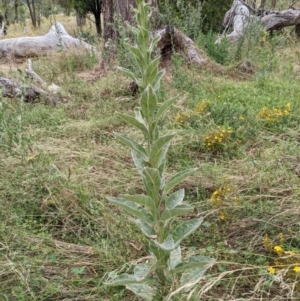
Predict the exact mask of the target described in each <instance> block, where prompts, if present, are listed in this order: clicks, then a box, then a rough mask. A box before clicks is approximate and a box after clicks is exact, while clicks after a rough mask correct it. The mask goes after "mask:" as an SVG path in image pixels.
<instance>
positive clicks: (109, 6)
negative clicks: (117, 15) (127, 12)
mask: <svg viewBox="0 0 300 301" xmlns="http://www.w3.org/2000/svg"><path fill="white" fill-rule="evenodd" d="M102 5H103V21H104V22H103V23H104V41H105V42H107V41H108V40H115V37H116V32H115V30H114V28H113V23H114V4H113V1H111V0H104V1H103V4H102Z"/></svg>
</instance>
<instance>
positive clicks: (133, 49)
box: [123, 42, 143, 59]
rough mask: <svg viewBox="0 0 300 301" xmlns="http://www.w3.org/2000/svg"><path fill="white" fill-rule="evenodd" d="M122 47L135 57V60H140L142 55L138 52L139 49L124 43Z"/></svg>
mask: <svg viewBox="0 0 300 301" xmlns="http://www.w3.org/2000/svg"><path fill="white" fill-rule="evenodd" d="M123 45H124V46H125V48H127V49H128V50H129V51H130V52H131V53H132V54H133V55H134V56H135V58H138V59H140V58H142V57H143V53H142V52H141V51H140V49H139V48H137V47H134V46H132V45H130V44H128V43H126V42H124V43H123Z"/></svg>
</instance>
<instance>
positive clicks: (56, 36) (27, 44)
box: [0, 22, 96, 58]
mask: <svg viewBox="0 0 300 301" xmlns="http://www.w3.org/2000/svg"><path fill="white" fill-rule="evenodd" d="M68 48H84V49H87V50H88V51H90V52H96V48H95V47H94V46H92V45H90V44H88V43H86V42H84V41H82V40H80V39H77V38H74V37H72V36H70V35H69V34H68V33H67V31H66V30H65V28H64V27H63V25H62V24H61V23H60V22H56V23H55V24H54V25H53V26H52V27H51V29H50V30H49V32H48V33H47V34H45V35H43V36H37V37H20V38H11V39H5V40H1V41H0V58H3V57H8V56H14V57H19V58H23V57H34V56H42V55H46V54H48V53H49V52H52V51H57V50H59V49H68Z"/></svg>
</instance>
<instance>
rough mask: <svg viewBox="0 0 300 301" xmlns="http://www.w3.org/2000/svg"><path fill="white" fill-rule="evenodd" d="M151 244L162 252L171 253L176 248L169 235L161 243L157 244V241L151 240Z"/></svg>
mask: <svg viewBox="0 0 300 301" xmlns="http://www.w3.org/2000/svg"><path fill="white" fill-rule="evenodd" d="M153 243H154V244H155V245H156V246H158V247H160V248H161V249H162V250H164V251H172V250H174V249H175V248H176V247H177V246H175V244H174V239H173V237H172V236H171V235H169V236H168V237H167V238H166V239H165V240H164V241H163V242H162V243H159V242H158V241H157V240H153Z"/></svg>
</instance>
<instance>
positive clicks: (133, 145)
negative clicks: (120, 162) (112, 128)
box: [114, 133, 148, 161]
mask: <svg viewBox="0 0 300 301" xmlns="http://www.w3.org/2000/svg"><path fill="white" fill-rule="evenodd" d="M114 134H115V136H117V137H118V138H119V139H120V140H121V141H122V142H123V143H124V144H126V145H127V146H129V147H130V148H131V149H132V150H134V151H135V152H136V153H138V154H139V155H140V156H141V157H142V158H143V160H146V161H147V160H148V155H147V152H146V150H145V149H144V148H143V147H142V146H141V145H140V144H138V143H137V142H136V141H134V140H133V139H131V138H130V137H128V136H125V135H122V134H119V133H114Z"/></svg>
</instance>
